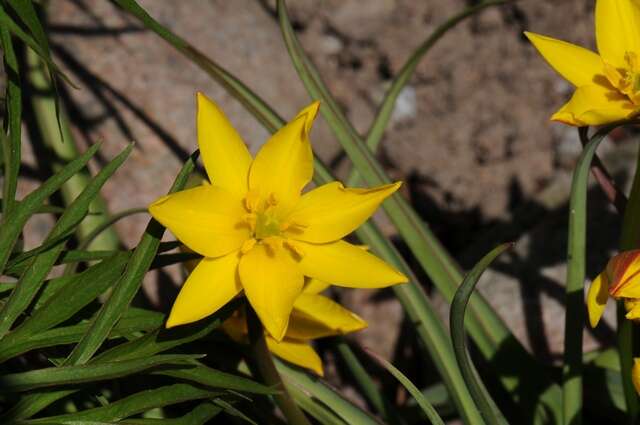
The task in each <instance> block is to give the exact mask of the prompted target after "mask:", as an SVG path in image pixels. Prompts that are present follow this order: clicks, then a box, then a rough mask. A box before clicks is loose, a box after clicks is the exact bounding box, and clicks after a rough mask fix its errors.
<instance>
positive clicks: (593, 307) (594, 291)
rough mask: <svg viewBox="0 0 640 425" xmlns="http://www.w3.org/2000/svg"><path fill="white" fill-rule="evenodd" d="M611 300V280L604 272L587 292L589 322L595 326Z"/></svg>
mask: <svg viewBox="0 0 640 425" xmlns="http://www.w3.org/2000/svg"><path fill="white" fill-rule="evenodd" d="M608 300H609V280H608V278H607V274H606V272H602V273H600V274H599V275H598V277H596V278H595V279H594V280H593V282H591V285H590V286H589V292H587V310H588V311H589V323H591V327H592V328H595V327H596V326H597V325H598V322H599V321H600V318H601V317H602V314H603V313H604V309H605V307H606V306H607V301H608Z"/></svg>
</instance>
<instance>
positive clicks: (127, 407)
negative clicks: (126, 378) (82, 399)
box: [25, 366, 222, 425]
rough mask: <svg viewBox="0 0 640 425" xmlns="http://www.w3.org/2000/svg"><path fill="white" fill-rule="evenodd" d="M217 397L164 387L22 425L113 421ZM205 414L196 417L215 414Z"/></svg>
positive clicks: (197, 390) (188, 388) (189, 388)
mask: <svg viewBox="0 0 640 425" xmlns="http://www.w3.org/2000/svg"><path fill="white" fill-rule="evenodd" d="M82 367H86V366H82ZM219 395H222V393H221V392H220V391H211V390H206V389H201V388H198V387H195V386H192V385H188V384H174V385H167V386H164V387H160V388H156V389H153V390H146V391H141V392H139V393H136V394H134V395H131V396H129V397H126V398H123V399H122V400H118V401H115V402H113V403H110V404H108V405H107V406H103V407H97V408H94V409H88V410H84V411H81V412H77V413H69V414H66V415H59V416H53V417H48V418H41V419H33V420H30V421H26V422H25V423H28V424H40V425H43V424H54V423H68V422H70V421H77V422H80V423H86V422H85V421H104V422H114V421H118V420H121V419H124V418H127V417H129V416H133V415H136V414H138V413H142V412H145V411H147V410H149V409H153V408H156V407H163V406H170V405H172V404H178V403H183V402H185V401H190V400H202V399H209V398H213V397H216V396H219ZM206 411H207V412H209V413H208V414H204V412H202V413H200V414H199V416H200V417H202V416H209V415H211V416H209V417H212V416H214V415H215V414H213V412H212V410H211V409H206ZM216 413H217V412H216ZM131 423H135V422H131Z"/></svg>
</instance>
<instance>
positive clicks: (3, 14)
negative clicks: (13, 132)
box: [0, 4, 75, 87]
mask: <svg viewBox="0 0 640 425" xmlns="http://www.w3.org/2000/svg"><path fill="white" fill-rule="evenodd" d="M0 27H3V28H6V29H7V30H8V31H9V32H10V33H11V34H12V35H14V36H16V37H18V38H19V39H20V40H21V41H22V42H24V43H25V44H26V45H27V46H29V47H30V48H31V49H33V51H34V52H36V53H37V54H38V56H39V57H40V58H41V59H42V60H43V61H45V63H46V64H47V67H48V68H49V69H50V70H51V71H52V72H54V73H55V74H57V75H59V76H60V77H62V78H63V79H64V80H65V81H66V82H67V83H68V84H69V85H71V86H73V87H75V85H74V84H73V83H72V82H71V80H70V79H69V78H68V77H67V76H66V75H65V74H64V73H63V72H62V71H60V68H58V66H57V65H56V64H55V63H54V62H53V61H52V60H51V57H50V56H49V54H48V52H47V51H46V50H45V49H44V48H43V47H42V46H40V44H39V43H38V42H37V41H36V40H35V39H34V38H33V37H32V36H31V35H30V34H28V33H26V32H25V31H24V30H23V29H22V28H21V27H20V25H18V23H16V22H15V21H14V20H13V19H12V18H11V16H10V15H9V14H8V13H7V11H6V10H5V9H4V7H3V6H2V4H0Z"/></svg>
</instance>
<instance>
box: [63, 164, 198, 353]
mask: <svg viewBox="0 0 640 425" xmlns="http://www.w3.org/2000/svg"><path fill="white" fill-rule="evenodd" d="M196 157H197V153H194V154H193V155H191V158H189V159H188V160H187V162H186V163H185V164H184V166H183V167H182V169H181V170H180V173H179V174H178V176H177V177H176V179H175V181H174V183H173V186H172V188H171V190H170V192H169V193H173V192H177V191H179V190H181V189H182V188H183V187H184V185H185V184H186V182H187V179H188V177H189V174H190V173H191V172H192V171H193V169H194V167H195V160H196ZM163 233H164V227H162V225H160V223H158V222H157V221H155V220H151V221H150V222H149V224H148V225H147V229H146V230H145V233H144V235H143V236H142V239H141V240H140V243H139V244H138V246H137V247H136V249H135V251H134V252H133V255H132V256H131V259H130V260H129V262H128V263H127V267H126V270H125V272H124V274H123V275H122V277H121V278H120V279H119V280H118V282H116V284H115V286H114V288H113V292H112V293H111V295H110V297H109V299H108V300H107V301H106V302H105V303H104V304H103V305H102V308H101V309H100V311H99V312H98V314H97V315H96V316H95V319H94V320H92V322H91V325H90V326H89V329H88V330H87V333H86V334H85V336H84V337H83V338H82V340H80V342H79V343H78V345H76V347H75V348H74V350H73V351H72V352H71V354H70V355H69V357H68V358H67V360H66V361H65V364H84V363H86V362H87V361H88V360H89V359H90V358H91V357H92V356H93V355H94V354H95V352H96V351H98V349H99V348H100V345H102V343H103V342H104V340H105V339H106V338H107V337H108V335H109V332H110V331H111V328H113V326H114V324H115V323H116V322H117V321H118V319H119V318H120V317H121V316H122V314H123V313H124V311H125V310H126V309H127V307H128V306H129V304H130V303H131V301H132V300H133V297H134V296H135V294H136V292H138V289H139V288H140V284H141V283H142V279H143V277H144V275H145V274H146V272H147V270H148V269H149V266H150V265H151V263H152V262H153V259H154V258H155V256H156V253H157V251H158V247H159V246H160V239H161V238H162V235H163Z"/></svg>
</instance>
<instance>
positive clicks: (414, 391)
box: [367, 350, 444, 425]
mask: <svg viewBox="0 0 640 425" xmlns="http://www.w3.org/2000/svg"><path fill="white" fill-rule="evenodd" d="M367 352H368V353H369V354H370V355H372V356H373V357H374V358H375V359H376V360H377V361H378V363H380V364H381V365H382V366H383V367H384V368H385V369H387V370H388V371H389V373H391V374H392V375H393V376H394V377H395V378H396V379H397V380H398V381H399V382H400V383H401V384H402V386H403V387H405V388H406V390H407V391H409V394H411V396H413V398H414V399H415V400H416V402H417V403H418V405H419V406H420V408H422V411H423V412H424V414H425V415H426V416H427V418H428V419H429V421H430V422H431V423H432V424H434V425H444V422H443V421H442V418H440V416H439V415H438V412H436V409H434V408H433V406H432V405H431V403H429V400H427V398H426V397H425V396H424V394H422V392H421V391H420V390H419V389H418V387H416V386H415V385H414V384H413V382H411V380H410V379H409V378H407V377H406V376H405V375H404V374H403V373H402V372H400V371H399V370H398V369H397V368H396V367H395V366H393V365H392V364H391V363H389V362H388V361H386V360H385V359H384V358H382V357H380V356H379V355H377V354H375V353H374V352H373V351H371V350H367Z"/></svg>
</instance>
